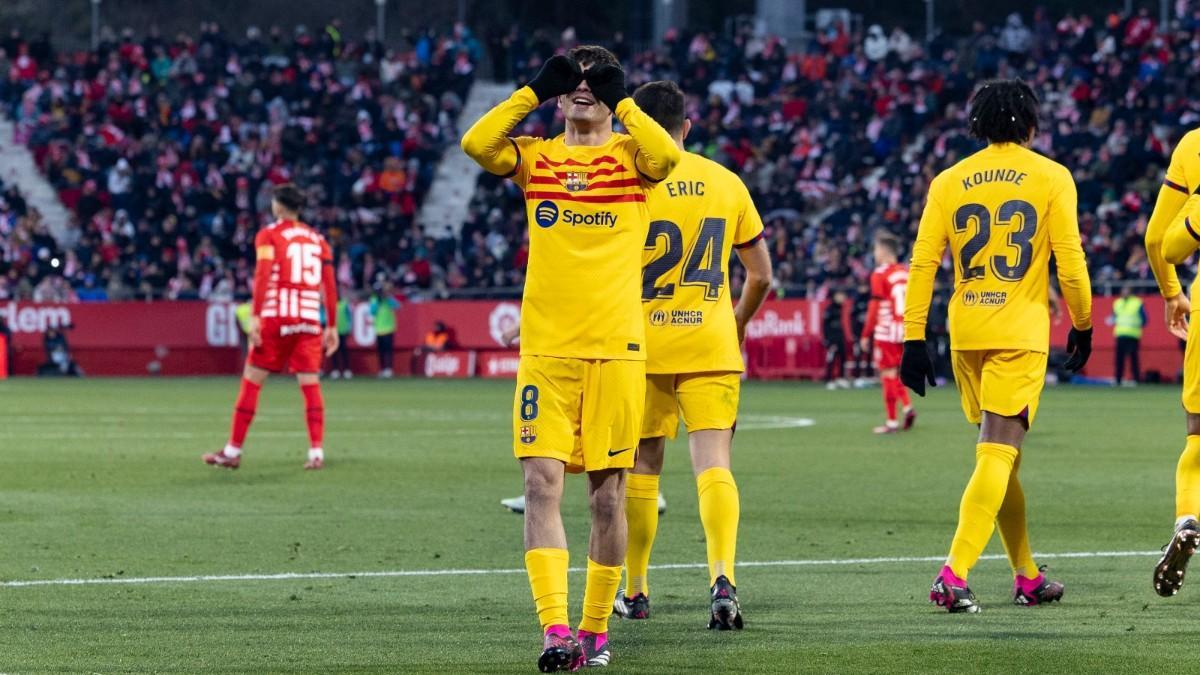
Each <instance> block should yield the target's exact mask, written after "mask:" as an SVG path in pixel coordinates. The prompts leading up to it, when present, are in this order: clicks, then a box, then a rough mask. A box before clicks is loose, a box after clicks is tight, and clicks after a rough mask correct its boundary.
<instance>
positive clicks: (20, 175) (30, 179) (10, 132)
mask: <svg viewBox="0 0 1200 675" xmlns="http://www.w3.org/2000/svg"><path fill="white" fill-rule="evenodd" d="M0 179H3V180H4V182H5V183H6V184H13V185H16V186H17V189H18V190H20V191H21V194H22V195H23V196H24V197H25V201H26V202H27V203H28V204H29V206H32V207H34V208H36V209H37V210H38V211H39V212H40V213H41V214H42V220H43V221H44V222H45V223H46V225H47V226H48V227H49V228H50V234H51V236H53V237H54V238H55V240H57V241H58V242H59V243H60V244H67V242H68V239H69V235H70V228H69V227H68V223H70V220H71V214H70V212H68V211H67V207H65V206H63V203H62V201H61V200H59V198H58V192H57V191H55V189H54V187H53V186H52V185H50V182H49V181H47V180H46V178H45V176H43V175H42V174H41V172H40V171H38V169H37V164H36V163H35V162H34V161H33V153H32V152H30V151H29V148H28V147H26V146H25V145H24V144H23V143H18V142H17V140H16V126H15V125H14V124H13V122H12V120H10V119H8V118H7V117H5V116H4V114H3V113H0Z"/></svg>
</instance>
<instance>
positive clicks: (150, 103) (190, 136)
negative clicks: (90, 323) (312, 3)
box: [0, 22, 479, 299]
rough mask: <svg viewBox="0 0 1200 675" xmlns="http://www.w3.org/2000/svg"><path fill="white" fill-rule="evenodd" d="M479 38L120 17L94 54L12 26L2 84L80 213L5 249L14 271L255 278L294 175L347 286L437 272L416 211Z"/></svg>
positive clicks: (149, 278) (120, 279) (73, 280)
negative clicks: (274, 191)
mask: <svg viewBox="0 0 1200 675" xmlns="http://www.w3.org/2000/svg"><path fill="white" fill-rule="evenodd" d="M478 49H479V47H478V44H477V43H476V41H475V40H474V38H473V37H472V36H471V33H470V31H469V30H467V29H466V28H464V27H462V26H456V27H455V28H454V29H453V30H452V31H451V32H448V33H445V34H438V33H433V32H428V33H420V34H406V35H405V36H404V37H403V39H402V40H401V41H399V43H398V44H396V45H393V46H392V47H391V48H385V47H384V45H383V44H382V43H380V42H379V41H378V40H376V39H375V37H374V35H372V34H368V35H367V36H366V38H365V39H364V40H361V41H355V40H351V39H347V38H346V36H344V35H342V33H341V29H340V25H339V24H338V23H337V22H334V23H331V24H330V25H328V26H326V27H325V28H324V29H322V30H321V31H319V32H316V33H313V32H310V31H308V30H307V29H305V28H304V27H303V26H298V27H296V28H295V29H294V30H293V31H291V32H285V31H284V30H282V29H280V28H279V27H272V28H270V29H269V30H267V31H260V30H259V29H257V28H253V27H252V28H250V29H249V30H247V31H246V34H245V36H244V37H241V38H234V37H233V36H230V35H227V34H226V33H225V32H224V31H223V30H222V29H221V28H220V27H219V26H217V25H216V24H204V25H203V26H202V27H201V29H200V31H199V34H198V35H195V36H191V35H184V34H180V35H176V36H174V37H168V36H163V35H159V34H158V33H157V32H156V31H154V30H153V29H151V30H150V31H149V32H148V33H147V34H146V35H144V36H138V35H135V34H134V33H133V31H132V30H129V29H126V30H124V31H123V32H122V33H121V34H120V36H119V37H118V36H115V35H111V34H108V35H106V36H105V38H104V40H103V41H102V43H101V44H100V46H99V47H98V48H97V49H95V50H91V51H84V52H58V51H56V50H55V49H54V47H53V46H52V45H51V44H50V43H49V42H48V41H47V40H46V39H45V38H39V39H35V40H31V41H29V40H25V39H24V38H23V37H22V35H21V34H20V32H19V31H16V30H14V31H13V32H12V33H11V34H10V35H9V36H7V38H6V39H4V40H3V42H0V98H2V100H3V104H4V106H5V112H6V113H7V114H8V115H9V116H10V117H11V118H12V119H13V120H14V121H15V122H16V124H17V130H18V131H17V133H18V136H19V140H20V141H22V142H25V143H27V144H28V145H29V147H30V148H31V149H32V150H33V153H34V156H35V159H36V160H37V162H38V164H39V166H40V168H41V169H42V171H43V172H44V173H45V176H46V177H47V178H48V179H49V181H50V182H51V184H52V185H53V186H54V187H55V188H56V189H57V190H58V193H59V195H60V197H61V199H62V201H63V203H64V204H65V205H66V206H67V207H68V208H69V209H70V211H71V213H72V214H73V216H74V217H73V220H72V222H70V223H68V224H67V227H66V232H65V235H62V236H59V237H58V239H59V241H58V242H57V244H56V243H55V242H54V241H52V240H47V239H46V238H45V237H42V238H41V240H40V245H36V246H35V248H36V251H35V252H34V253H33V254H31V255H23V256H8V255H6V259H5V262H4V266H5V268H6V269H4V272H5V274H6V276H8V277H10V281H9V285H15V286H16V287H18V288H22V289H27V288H30V287H32V288H41V287H42V286H43V285H44V284H46V283H47V279H48V278H55V277H56V278H58V281H56V282H52V283H53V284H55V285H56V287H59V286H61V287H62V288H64V289H65V291H64V292H70V293H72V294H77V295H78V296H79V297H80V298H83V299H103V298H112V299H119V298H128V297H134V296H136V297H167V298H225V297H230V296H233V295H235V294H243V293H245V292H246V291H247V281H248V279H249V277H250V275H251V273H252V268H253V251H252V248H253V246H252V244H253V239H254V233H255V231H256V230H257V228H258V226H259V225H260V223H262V222H264V221H266V220H268V219H269V218H270V209H269V203H270V188H271V186H272V185H274V184H278V183H282V182H286V181H289V180H293V181H296V182H299V183H301V184H304V185H306V186H308V188H309V193H310V194H309V196H310V201H311V203H312V204H314V205H316V207H315V208H314V210H313V212H312V213H313V216H314V218H313V219H314V220H315V221H316V222H317V223H319V224H320V225H321V226H322V227H323V228H324V229H325V230H326V231H327V232H328V233H329V235H330V239H331V241H332V243H333V244H334V246H335V247H336V249H337V250H338V251H339V254H340V258H339V261H338V278H339V281H340V282H341V283H342V284H343V285H345V286H347V287H352V288H357V287H363V286H368V285H371V284H373V283H374V282H375V281H376V277H377V275H378V274H379V273H380V272H384V273H386V272H388V271H393V272H394V271H396V270H397V269H399V268H400V267H404V268H405V269H406V270H407V272H406V274H409V275H411V277H402V279H403V280H406V281H409V282H412V283H416V284H425V285H427V284H428V279H429V276H430V275H431V271H430V267H429V265H428V264H427V263H424V262H423V261H424V260H425V259H427V258H428V256H429V252H428V250H427V247H426V240H425V239H424V237H422V236H421V234H420V229H419V227H417V226H416V224H415V222H414V221H415V215H416V210H417V206H418V204H419V202H420V200H421V198H422V197H423V195H424V193H425V192H426V191H427V190H428V188H429V185H430V183H431V182H432V176H433V170H434V168H435V165H436V162H437V160H438V159H439V158H440V156H441V153H442V150H443V148H444V147H445V146H446V145H447V144H448V143H453V142H454V141H455V139H456V137H457V134H456V125H455V122H456V118H457V115H458V113H459V111H460V109H461V107H462V101H463V99H464V98H465V96H466V94H467V92H468V91H469V89H470V86H471V83H472V81H473V78H474V74H475V64H476V63H477V61H478V56H479V55H478ZM32 217H35V218H36V216H32ZM27 229H29V230H31V231H33V232H43V230H44V228H41V227H40V226H39V225H38V223H37V222H36V220H35V221H34V223H33V224H32V225H29V226H28V227H27ZM43 233H44V232H43ZM49 263H53V265H51V264H49ZM23 295H29V293H23Z"/></svg>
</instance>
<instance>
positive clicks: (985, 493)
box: [946, 443, 1018, 580]
mask: <svg viewBox="0 0 1200 675" xmlns="http://www.w3.org/2000/svg"><path fill="white" fill-rule="evenodd" d="M1017 454H1018V452H1017V449H1016V448H1014V447H1012V446H1011V445H1003V444H1001V443H980V444H978V445H976V446H975V472H974V473H973V474H971V480H970V481H969V482H968V483H967V489H966V490H964V491H963V496H962V502H961V504H960V505H959V509H958V529H957V530H955V532H954V541H953V542H951V544H950V557H949V558H948V559H947V560H946V565H947V566H948V567H950V569H951V571H953V572H954V575H955V576H957V577H958V578H959V579H964V580H965V579H966V578H967V573H968V572H970V571H971V568H972V567H974V566H975V563H976V562H977V561H978V560H979V556H980V555H981V554H982V553H983V549H984V547H985V546H987V542H988V539H990V538H991V537H992V530H993V529H995V526H996V517H997V515H998V514H999V512H1000V507H1001V505H1002V504H1003V503H1004V493H1005V492H1006V491H1007V490H1008V483H1009V477H1010V475H1011V474H1012V469H1013V463H1014V462H1015V461H1016V459H1017Z"/></svg>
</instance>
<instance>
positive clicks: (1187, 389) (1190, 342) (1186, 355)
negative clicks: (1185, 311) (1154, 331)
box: [1183, 311, 1200, 415]
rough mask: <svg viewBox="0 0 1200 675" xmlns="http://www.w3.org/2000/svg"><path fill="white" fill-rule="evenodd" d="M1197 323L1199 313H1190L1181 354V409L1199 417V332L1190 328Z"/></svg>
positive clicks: (1199, 318)
mask: <svg viewBox="0 0 1200 675" xmlns="http://www.w3.org/2000/svg"><path fill="white" fill-rule="evenodd" d="M1197 321H1200V311H1195V312H1192V315H1191V326H1189V327H1188V336H1187V347H1186V348H1185V349H1184V352H1183V409H1184V410H1186V411H1188V412H1189V413H1192V414H1197V415H1200V330H1193V329H1192V326H1200V324H1197V323H1196V322H1197Z"/></svg>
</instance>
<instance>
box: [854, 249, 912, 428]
mask: <svg viewBox="0 0 1200 675" xmlns="http://www.w3.org/2000/svg"><path fill="white" fill-rule="evenodd" d="M875 265H876V267H875V270H874V271H873V272H871V304H870V306H869V308H868V309H867V323H866V324H865V325H864V326H863V332H862V348H863V351H866V350H867V348H868V347H869V346H870V342H871V338H872V337H874V338H875V369H876V370H878V371H879V383H880V385H882V387H883V407H884V411H885V412H886V413H887V421H886V422H884V423H883V425H881V426H878V427H875V433H877V434H890V433H895V432H897V431H900V429H901V425H900V421H899V419H898V418H897V415H896V408H897V407H900V408H902V409H903V412H904V426H903V428H904V429H905V430H907V429H911V428H912V425H913V423H914V422H916V421H917V413H916V411H915V410H913V407H912V401H911V400H910V399H909V398H908V390H907V389H905V388H904V385H903V384H901V383H900V376H899V370H898V369H899V368H900V355H901V354H902V353H903V351H904V294H905V291H906V289H907V288H908V267H907V266H906V265H904V264H903V263H901V262H900V241H899V240H898V239H896V237H894V236H893V235H891V234H889V233H887V232H883V233H880V234H879V235H877V236H876V237H875Z"/></svg>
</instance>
